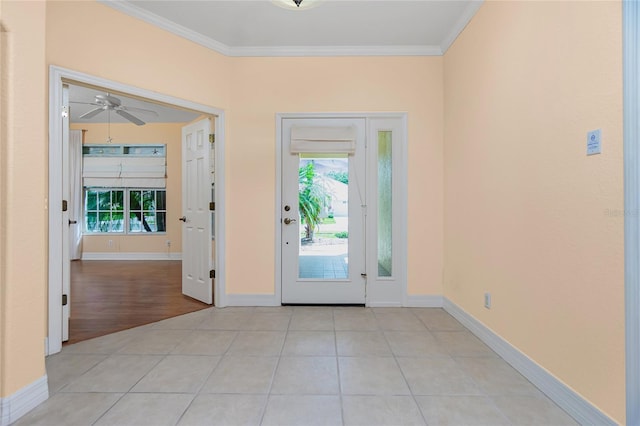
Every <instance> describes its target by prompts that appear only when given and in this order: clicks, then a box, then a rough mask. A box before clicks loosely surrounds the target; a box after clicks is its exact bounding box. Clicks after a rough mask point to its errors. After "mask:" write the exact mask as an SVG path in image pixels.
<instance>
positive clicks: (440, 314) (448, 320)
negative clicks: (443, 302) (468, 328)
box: [411, 308, 465, 331]
mask: <svg viewBox="0 0 640 426" xmlns="http://www.w3.org/2000/svg"><path fill="white" fill-rule="evenodd" d="M411 312H413V314H414V315H415V316H416V317H418V319H420V321H422V323H423V324H424V325H425V326H427V328H428V329H429V330H431V331H463V330H465V328H464V326H463V325H462V324H460V322H458V320H457V319H455V318H454V317H452V316H451V315H450V314H449V313H447V311H445V310H444V309H442V308H412V309H411Z"/></svg>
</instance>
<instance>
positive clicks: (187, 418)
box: [178, 394, 267, 426]
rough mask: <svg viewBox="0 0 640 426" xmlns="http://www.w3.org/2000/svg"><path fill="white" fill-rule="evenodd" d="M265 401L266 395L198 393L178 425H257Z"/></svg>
mask: <svg viewBox="0 0 640 426" xmlns="http://www.w3.org/2000/svg"><path fill="white" fill-rule="evenodd" d="M266 403H267V396H266V395H218V394H215V395H213V394H208V395H198V396H197V397H196V398H195V400H194V401H193V402H192V403H191V405H190V406H189V408H188V409H187V411H186V412H185V413H184V415H183V416H182V419H180V423H178V425H180V426H236V425H237V426H240V425H243V426H244V425H246V426H249V425H259V424H260V419H261V418H262V413H263V411H264V408H265V405H266Z"/></svg>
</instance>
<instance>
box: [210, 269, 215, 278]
mask: <svg viewBox="0 0 640 426" xmlns="http://www.w3.org/2000/svg"><path fill="white" fill-rule="evenodd" d="M215 277H216V270H215V269H212V270H210V271H209V278H215Z"/></svg>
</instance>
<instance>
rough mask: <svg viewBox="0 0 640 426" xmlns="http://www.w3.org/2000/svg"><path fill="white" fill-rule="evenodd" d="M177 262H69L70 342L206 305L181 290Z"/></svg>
mask: <svg viewBox="0 0 640 426" xmlns="http://www.w3.org/2000/svg"><path fill="white" fill-rule="evenodd" d="M181 270H182V262H180V261H174V260H167V261H163V260H153V261H103V260H94V261H91V260H88V261H87V260H77V261H73V262H71V320H70V322H69V342H67V343H76V342H79V341H82V340H87V339H91V338H93V337H98V336H103V335H105V334H110V333H114V332H116V331H120V330H125V329H128V328H132V327H137V326H139V325H144V324H148V323H151V322H155V321H160V320H162V319H166V318H171V317H174V316H177V315H182V314H186V313H189V312H194V311H198V310H200V309H204V308H207V307H209V305H207V304H204V303H201V302H198V301H197V300H194V299H191V298H189V297H187V296H184V295H183V294H182V288H181V286H182V284H181Z"/></svg>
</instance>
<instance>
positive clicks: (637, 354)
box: [622, 1, 640, 426]
mask: <svg viewBox="0 0 640 426" xmlns="http://www.w3.org/2000/svg"><path fill="white" fill-rule="evenodd" d="M622 20H623V28H622V37H623V41H622V44H623V97H624V107H623V123H624V208H625V215H624V265H625V277H624V278H625V279H624V281H625V298H624V299H625V335H626V354H625V358H626V406H627V413H626V421H627V424H629V425H636V426H638V425H640V404H638V401H640V263H639V262H640V223H639V220H638V218H639V217H640V216H639V215H638V212H639V211H640V200H639V199H638V191H639V190H640V170H639V168H640V150H639V149H638V142H639V141H640V121H639V120H638V114H639V113H640V92H639V88H640V78H639V75H638V73H640V56H639V55H638V49H639V48H640V47H639V46H638V37H639V34H638V33H639V31H638V28H639V25H640V5H639V4H638V3H637V2H635V1H623V2H622Z"/></svg>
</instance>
